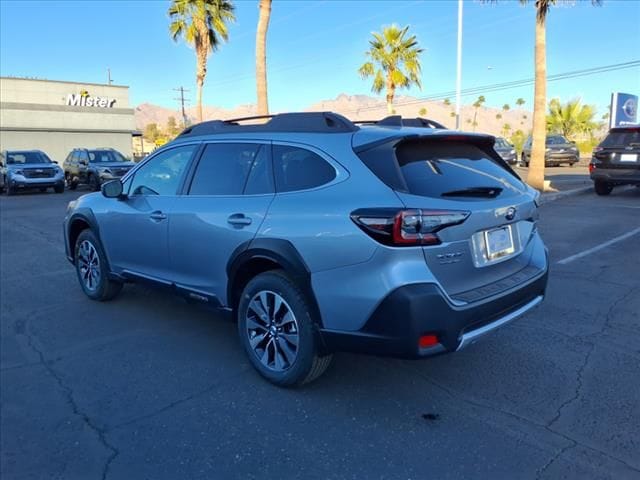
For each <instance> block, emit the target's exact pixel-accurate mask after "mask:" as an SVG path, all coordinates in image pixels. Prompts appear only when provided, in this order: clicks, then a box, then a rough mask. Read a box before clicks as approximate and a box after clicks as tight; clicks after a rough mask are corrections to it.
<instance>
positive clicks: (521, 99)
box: [516, 97, 526, 108]
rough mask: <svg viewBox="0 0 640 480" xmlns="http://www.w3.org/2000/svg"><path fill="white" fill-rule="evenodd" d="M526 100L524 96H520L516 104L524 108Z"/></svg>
mask: <svg viewBox="0 0 640 480" xmlns="http://www.w3.org/2000/svg"><path fill="white" fill-rule="evenodd" d="M525 103H526V102H525V101H524V98H522V97H520V98H519V99H517V100H516V105H517V106H518V108H522V105H524V104H525Z"/></svg>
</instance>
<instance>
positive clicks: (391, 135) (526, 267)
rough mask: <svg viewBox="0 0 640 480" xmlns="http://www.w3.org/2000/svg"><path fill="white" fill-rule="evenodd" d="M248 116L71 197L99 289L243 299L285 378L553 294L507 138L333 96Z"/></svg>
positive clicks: (447, 340)
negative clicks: (367, 109) (409, 121)
mask: <svg viewBox="0 0 640 480" xmlns="http://www.w3.org/2000/svg"><path fill="white" fill-rule="evenodd" d="M240 120H241V119H239V120H234V121H211V122H205V123H201V124H199V125H195V126H193V127H191V128H188V129H187V130H185V131H184V132H183V133H182V134H180V135H179V136H178V138H177V139H176V140H174V141H173V142H171V143H170V144H168V145H166V146H164V147H163V148H161V149H159V150H158V151H156V152H155V153H153V154H152V155H150V156H149V157H148V158H146V159H145V160H144V161H143V162H141V163H140V164H138V165H136V167H134V168H133V169H132V171H130V172H129V173H128V174H127V175H126V176H125V177H124V178H123V179H122V180H121V181H120V180H114V181H111V182H108V183H106V184H104V185H103V187H102V193H101V194H100V193H94V194H89V195H85V196H83V197H81V198H79V199H78V200H77V201H74V202H71V203H70V204H69V209H68V212H67V215H66V218H65V222H64V235H65V247H66V251H67V257H68V259H69V260H70V261H71V262H72V263H73V264H74V265H75V268H76V271H77V275H78V280H79V282H80V286H81V287H82V289H83V290H84V292H85V293H86V295H88V296H89V297H90V298H92V299H95V300H108V299H111V298H113V297H114V296H115V295H116V294H117V293H118V292H119V291H120V289H121V288H122V285H123V284H124V283H125V282H129V281H144V282H152V283H155V284H157V285H159V286H162V287H165V288H168V289H171V290H173V291H175V292H177V293H180V294H182V295H185V296H186V297H188V298H190V299H192V300H196V301H200V302H203V303H206V304H209V305H211V306H213V307H215V308H216V309H218V310H219V311H222V312H227V313H230V314H231V315H232V316H233V318H235V319H236V320H237V323H238V333H239V336H240V340H241V343H242V346H243V347H244V349H245V350H246V353H247V355H248V358H249V360H250V361H251V363H252V365H253V366H254V367H255V368H256V369H257V370H258V371H259V372H260V374H262V375H263V376H264V377H265V378H267V379H268V380H270V381H272V382H273V383H276V384H278V385H297V384H302V383H305V382H308V381H311V380H313V379H314V378H316V377H317V376H319V375H320V374H321V373H322V372H323V371H324V370H325V369H326V368H327V366H328V365H329V362H330V359H331V354H332V353H333V352H335V351H355V352H365V353H372V354H384V355H392V356H397V357H408V358H417V357H425V356H429V355H434V354H438V353H443V352H453V351H457V350H460V349H461V348H463V347H465V346H467V345H469V344H470V343H472V342H474V341H476V340H477V339H478V338H479V337H481V336H482V335H484V334H486V333H488V332H490V331H492V330H494V329H496V328H498V327H500V326H503V325H505V324H506V323H508V322H510V321H512V320H514V319H515V318H517V317H519V316H520V315H522V314H523V313H525V312H527V311H528V310H530V309H531V308H533V307H534V306H536V305H538V304H539V303H540V302H541V301H542V299H543V297H544V295H545V289H546V285H547V252H546V248H545V246H544V244H543V242H542V240H541V238H540V235H539V234H538V231H537V229H536V219H537V217H538V212H537V196H538V194H537V192H536V191H534V190H532V189H531V188H529V187H528V186H527V185H526V184H525V183H523V182H522V181H521V180H520V179H519V178H518V176H517V175H516V174H515V173H514V172H513V171H512V170H511V168H510V167H509V165H507V164H506V163H505V162H504V160H502V158H500V156H499V155H498V154H497V153H496V152H495V150H494V149H493V143H494V138H493V137H491V136H488V135H480V134H467V133H461V132H454V131H448V130H444V129H436V128H424V127H407V126H405V121H404V120H402V119H401V118H400V117H390V118H389V119H385V120H383V121H380V122H377V123H376V124H369V125H363V126H360V127H359V126H356V125H355V124H354V123H352V122H350V121H349V120H347V119H346V118H344V117H342V116H340V115H337V114H334V113H328V112H324V113H289V114H280V115H275V116H272V117H271V119H270V120H269V121H268V122H266V123H264V124H260V125H255V124H253V125H244V124H242V122H241V121H240Z"/></svg>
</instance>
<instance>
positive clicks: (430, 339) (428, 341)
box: [418, 335, 438, 348]
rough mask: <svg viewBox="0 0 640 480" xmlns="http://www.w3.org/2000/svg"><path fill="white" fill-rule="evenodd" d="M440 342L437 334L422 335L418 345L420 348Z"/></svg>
mask: <svg viewBox="0 0 640 480" xmlns="http://www.w3.org/2000/svg"><path fill="white" fill-rule="evenodd" d="M437 344H438V337H437V335H422V336H421V337H420V339H419V340H418V346H419V347H420V348H429V347H433V346H434V345H437Z"/></svg>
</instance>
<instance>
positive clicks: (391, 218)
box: [351, 208, 470, 247]
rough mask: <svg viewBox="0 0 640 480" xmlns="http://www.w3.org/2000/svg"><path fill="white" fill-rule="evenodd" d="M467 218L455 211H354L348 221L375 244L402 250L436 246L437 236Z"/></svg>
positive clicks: (437, 243) (388, 209) (380, 209)
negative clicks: (419, 246)
mask: <svg viewBox="0 0 640 480" xmlns="http://www.w3.org/2000/svg"><path fill="white" fill-rule="evenodd" d="M469 214H470V213H469V212H464V211H458V210H423V209H405V210H397V209H392V208H391V209H390V208H373V209H361V210H356V211H354V212H353V213H352V214H351V219H352V220H353V222H354V223H355V224H356V225H357V226H358V227H360V229H361V230H362V231H364V232H365V233H366V234H368V235H369V236H370V237H372V238H373V239H375V240H377V241H378V242H380V243H382V244H384V245H390V246H394V247H403V246H417V245H439V244H440V243H441V241H440V238H439V237H438V235H437V232H439V231H440V230H442V229H444V228H447V227H451V226H453V225H459V224H461V223H462V222H464V221H465V220H466V219H467V217H468V216H469Z"/></svg>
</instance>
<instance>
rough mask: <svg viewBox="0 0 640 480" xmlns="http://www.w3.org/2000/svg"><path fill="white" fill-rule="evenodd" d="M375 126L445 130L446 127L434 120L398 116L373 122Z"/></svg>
mask: <svg viewBox="0 0 640 480" xmlns="http://www.w3.org/2000/svg"><path fill="white" fill-rule="evenodd" d="M375 125H379V126H381V127H422V128H439V129H444V130H446V129H447V127H445V126H444V125H442V124H441V123H438V122H436V121H434V120H431V119H428V118H422V117H416V118H402V117H401V116H400V115H391V116H389V117H385V118H383V119H382V120H379V121H377V122H375Z"/></svg>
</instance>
